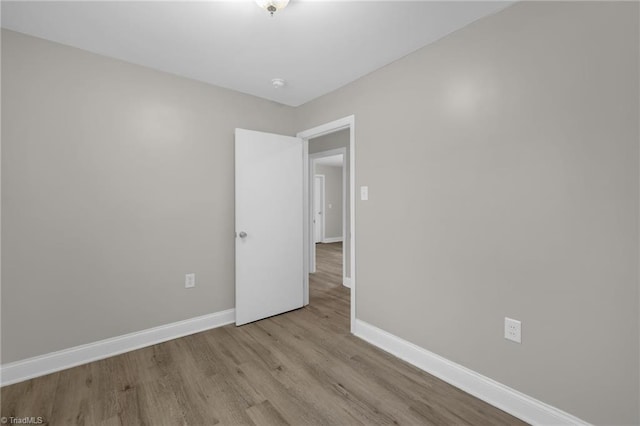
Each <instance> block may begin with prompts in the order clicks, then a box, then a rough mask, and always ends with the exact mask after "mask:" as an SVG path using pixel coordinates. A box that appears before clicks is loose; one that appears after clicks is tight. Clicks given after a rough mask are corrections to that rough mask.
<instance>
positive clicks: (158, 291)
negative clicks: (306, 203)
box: [2, 31, 293, 363]
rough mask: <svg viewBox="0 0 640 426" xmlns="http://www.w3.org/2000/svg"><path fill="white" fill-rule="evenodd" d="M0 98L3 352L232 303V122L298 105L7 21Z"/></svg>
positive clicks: (30, 352) (273, 118)
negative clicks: (191, 280)
mask: <svg viewBox="0 0 640 426" xmlns="http://www.w3.org/2000/svg"><path fill="white" fill-rule="evenodd" d="M2 106H3V108H2V197H3V198H2V247H3V250H2V256H3V259H2V260H3V262H2V263H3V265H2V266H3V268H2V343H3V344H2V351H3V352H2V361H3V362H4V363H6V362H11V361H15V360H19V359H23V358H27V357H31V356H34V355H40V354H44V353H48V352H51V351H55V350H59V349H63V348H69V347H72V346H76V345H80V344H84V343H90V342H94V341H97V340H100V339H105V338H108V337H113V336H118V335H121V334H125V333H129V332H133V331H137V330H142V329H147V328H150V327H154V326H159V325H162V324H166V323H170V322H174V321H178V320H184V319H187V318H192V317H196V316H199V315H204V314H208V313H212V312H217V311H221V310H225V309H230V308H233V307H234V306H235V301H234V234H233V232H234V189H233V188H234V187H233V179H234V170H233V161H234V160H233V139H234V128H235V127H243V128H248V129H253V130H262V131H268V132H275V133H283V134H293V124H292V118H293V114H292V110H291V109H290V108H288V107H284V106H279V105H278V104H275V103H273V102H269V101H265V100H261V99H258V98H255V97H251V96H247V95H243V94H240V93H237V92H232V91H229V90H225V89H221V88H216V87H212V86H209V85H206V84H203V83H198V82H194V81H191V80H187V79H184V78H179V77H176V76H172V75H169V74H165V73H161V72H156V71H153V70H150V69H146V68H143V67H139V66H135V65H131V64H128V63H124V62H120V61H116V60H113V59H108V58H105V57H101V56H98V55H94V54H91V53H87V52H84V51H81V50H78V49H73V48H70V47H65V46H62V45H59V44H54V43H51V42H48V41H44V40H39V39H36V38H33V37H28V36H25V35H21V34H18V33H14V32H10V31H3V32H2ZM189 272H194V273H195V274H196V287H195V288H193V289H185V288H184V274H185V273H189Z"/></svg>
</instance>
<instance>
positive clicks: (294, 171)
mask: <svg viewBox="0 0 640 426" xmlns="http://www.w3.org/2000/svg"><path fill="white" fill-rule="evenodd" d="M235 155H236V158H235V168H236V325H242V324H246V323H249V322H252V321H257V320H259V319H262V318H266V317H270V316H272V315H277V314H280V313H283V312H287V311H290V310H292V309H297V308H300V307H302V304H303V282H304V275H303V260H302V256H303V238H302V233H303V221H302V207H303V194H302V164H303V163H302V159H303V157H302V140H301V139H299V138H294V137H290V136H282V135H274V134H271V133H262V132H254V131H251V130H244V129H236V141H235Z"/></svg>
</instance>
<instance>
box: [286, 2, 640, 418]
mask: <svg viewBox="0 0 640 426" xmlns="http://www.w3.org/2000/svg"><path fill="white" fill-rule="evenodd" d="M638 15H639V10H638V3H637V2H634V3H632V2H612V3H605V2H565V3H563V2H524V3H517V4H515V5H514V6H511V7H509V8H507V9H505V10H504V11H503V12H500V13H498V14H496V15H494V16H491V17H488V18H486V19H483V20H480V21H477V22H475V23H474V24H472V25H470V26H468V27H466V28H464V29H462V30H460V31H458V32H456V33H454V34H452V35H450V36H448V37H446V38H444V39H442V40H440V41H438V42H437V43H435V44H433V45H431V46H427V47H425V48H423V49H421V50H419V51H417V52H415V53H413V54H411V55H409V56H406V57H405V58H403V59H401V60H399V61H397V62H395V63H393V64H391V65H389V66H386V67H384V68H382V69H381V70H378V71H376V72H374V73H371V74H369V75H368V76H366V77H364V78H362V79H360V80H358V81H356V82H354V83H352V84H349V85H347V86H345V87H343V88H341V89H339V90H337V91H336V92H333V93H331V94H329V95H326V96H324V97H322V98H319V99H317V100H315V101H313V102H310V103H308V104H306V105H304V106H302V107H300V108H298V109H297V110H296V116H297V121H296V124H297V126H298V129H301V130H302V129H308V128H311V127H314V126H316V125H320V124H322V123H326V122H329V121H331V120H335V119H337V118H341V117H345V116H348V115H351V114H355V117H356V119H355V120H356V123H355V129H356V136H355V138H356V145H355V149H356V185H357V186H360V185H368V186H369V201H366V202H363V201H357V205H356V235H357V238H356V244H357V274H356V276H357V282H356V285H357V301H356V304H357V307H356V312H357V315H358V317H359V318H360V319H362V320H364V321H366V322H369V323H371V324H373V325H375V326H377V327H380V328H382V329H384V330H387V331H389V332H391V333H393V334H396V335H398V336H400V337H402V338H404V339H407V340H409V341H411V342H413V343H415V344H417V345H419V346H422V347H424V348H426V349H428V350H430V351H433V352H435V353H437V354H439V355H442V356H444V357H446V358H448V359H451V360H453V361H455V362H457V363H460V364H462V365H464V366H466V367H468V368H471V369H473V370H475V371H478V372H480V373H482V374H484V375H487V376H489V377H491V378H493V379H495V380H497V381H499V382H502V383H504V384H506V385H508V386H511V387H513V388H515V389H517V390H520V391H522V392H524V393H526V394H529V395H531V396H533V397H536V398H538V399H540V400H542V401H545V402H547V403H550V404H552V405H554V406H557V407H559V408H561V409H564V410H566V411H568V412H570V413H573V414H575V415H577V416H579V417H582V418H584V419H585V420H587V421H590V422H594V423H598V424H637V423H638V422H639V421H640V419H639V414H638V412H639V400H640V396H639V392H638V386H639V374H638V368H639V365H638V364H639V352H638V344H639V343H638V340H639V334H640V330H639V321H638V318H639V310H638V303H639V295H638V218H639V215H638V202H639V200H638V198H639V197H638V189H639V188H638V186H639V185H638V174H639V168H638V140H639V135H638V117H639V110H638V94H639V84H638V78H639V70H638V51H639V46H638V44H639V42H638V40H639V34H638ZM505 316H509V317H512V318H516V319H520V320H521V321H522V324H523V337H522V339H523V342H522V344H521V345H518V344H514V343H511V342H509V341H506V340H504V339H503V337H502V334H503V319H504V317H505Z"/></svg>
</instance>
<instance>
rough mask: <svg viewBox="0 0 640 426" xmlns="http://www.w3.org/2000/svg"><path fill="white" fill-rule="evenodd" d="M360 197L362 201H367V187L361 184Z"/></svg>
mask: <svg viewBox="0 0 640 426" xmlns="http://www.w3.org/2000/svg"><path fill="white" fill-rule="evenodd" d="M360 199H361V200H362V201H367V200H368V199H369V187H368V186H361V187H360Z"/></svg>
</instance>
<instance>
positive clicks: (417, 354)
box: [354, 319, 589, 425]
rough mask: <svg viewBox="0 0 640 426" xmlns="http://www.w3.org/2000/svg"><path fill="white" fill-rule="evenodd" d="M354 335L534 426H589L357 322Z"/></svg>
mask: <svg viewBox="0 0 640 426" xmlns="http://www.w3.org/2000/svg"><path fill="white" fill-rule="evenodd" d="M354 334H355V335H356V336H357V337H359V338H361V339H363V340H366V341H367V342H369V343H371V344H372V345H374V346H377V347H378V348H380V349H382V350H384V351H386V352H389V353H390V354H392V355H395V356H397V357H398V358H400V359H402V360H404V361H406V362H408V363H409V364H412V365H414V366H416V367H418V368H420V369H421V370H424V371H426V372H427V373H429V374H432V375H434V376H436V377H438V378H439V379H441V380H444V381H445V382H447V383H449V384H451V385H453V386H455V387H457V388H459V389H462V390H463V391H465V392H467V393H469V394H471V395H473V396H475V397H476V398H478V399H481V400H483V401H485V402H487V403H489V404H491V405H493V406H494V407H497V408H499V409H501V410H503V411H506V412H507V413H509V414H511V415H513V416H515V417H518V418H519V419H521V420H524V421H525V422H527V423H530V424H533V425H588V424H589V423H587V422H585V421H584V420H581V419H579V418H577V417H575V416H573V415H571V414H569V413H566V412H564V411H562V410H559V409H557V408H555V407H552V406H550V405H548V404H545V403H544V402H541V401H538V400H537V399H535V398H532V397H530V396H528V395H525V394H523V393H521V392H518V391H517V390H515V389H511V388H510V387H508V386H505V385H503V384H501V383H498V382H496V381H495V380H492V379H490V378H488V377H485V376H483V375H481V374H479V373H476V372H475V371H473V370H470V369H468V368H466V367H463V366H461V365H459V364H456V363H455V362H452V361H449V360H448V359H446V358H443V357H441V356H439V355H436V354H434V353H433V352H429V351H428V350H426V349H423V348H421V347H420V346H417V345H414V344H413V343H411V342H408V341H406V340H403V339H401V338H399V337H397V336H395V335H393V334H391V333H388V332H386V331H384V330H381V329H379V328H377V327H375V326H373V325H371V324H368V323H366V322H364V321H361V320H358V319H356V321H355V332H354Z"/></svg>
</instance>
